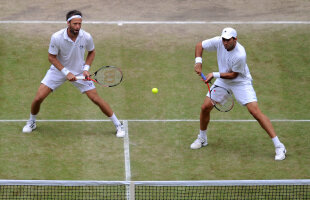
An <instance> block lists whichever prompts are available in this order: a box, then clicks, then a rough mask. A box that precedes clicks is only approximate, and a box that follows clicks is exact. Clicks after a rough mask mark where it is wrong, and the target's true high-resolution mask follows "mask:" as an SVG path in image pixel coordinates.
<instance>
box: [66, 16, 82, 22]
mask: <svg viewBox="0 0 310 200" xmlns="http://www.w3.org/2000/svg"><path fill="white" fill-rule="evenodd" d="M74 18H82V16H81V15H73V16H71V17H70V18H69V19H67V22H70V21H71V20H72V19H74Z"/></svg>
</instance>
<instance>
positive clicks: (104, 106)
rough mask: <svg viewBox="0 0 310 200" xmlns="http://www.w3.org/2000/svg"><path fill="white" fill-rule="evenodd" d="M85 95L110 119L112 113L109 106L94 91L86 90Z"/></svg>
mask: <svg viewBox="0 0 310 200" xmlns="http://www.w3.org/2000/svg"><path fill="white" fill-rule="evenodd" d="M85 93H86V95H87V96H88V98H89V99H90V100H91V101H92V102H94V103H95V104H96V105H97V106H99V108H100V109H101V111H102V112H103V113H104V114H105V115H106V116H107V117H112V115H113V111H112V109H111V107H110V106H109V104H108V103H107V102H105V101H104V100H103V99H102V98H101V97H100V96H99V95H98V93H97V90H96V89H92V90H88V91H86V92H85Z"/></svg>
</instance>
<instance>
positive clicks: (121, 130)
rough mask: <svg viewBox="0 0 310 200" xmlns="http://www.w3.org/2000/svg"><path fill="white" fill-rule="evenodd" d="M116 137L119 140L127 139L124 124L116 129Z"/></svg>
mask: <svg viewBox="0 0 310 200" xmlns="http://www.w3.org/2000/svg"><path fill="white" fill-rule="evenodd" d="M116 137H119V138H122V137H125V130H124V125H123V124H120V125H118V126H117V127H116Z"/></svg>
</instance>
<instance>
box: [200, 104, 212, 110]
mask: <svg viewBox="0 0 310 200" xmlns="http://www.w3.org/2000/svg"><path fill="white" fill-rule="evenodd" d="M212 108H213V105H211V104H205V103H204V104H202V106H201V110H202V111H203V112H210V111H211V110H212Z"/></svg>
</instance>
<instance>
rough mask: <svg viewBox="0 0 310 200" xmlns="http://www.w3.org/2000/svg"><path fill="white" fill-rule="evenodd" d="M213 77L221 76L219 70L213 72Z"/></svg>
mask: <svg viewBox="0 0 310 200" xmlns="http://www.w3.org/2000/svg"><path fill="white" fill-rule="evenodd" d="M213 77H214V78H221V74H220V72H213Z"/></svg>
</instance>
